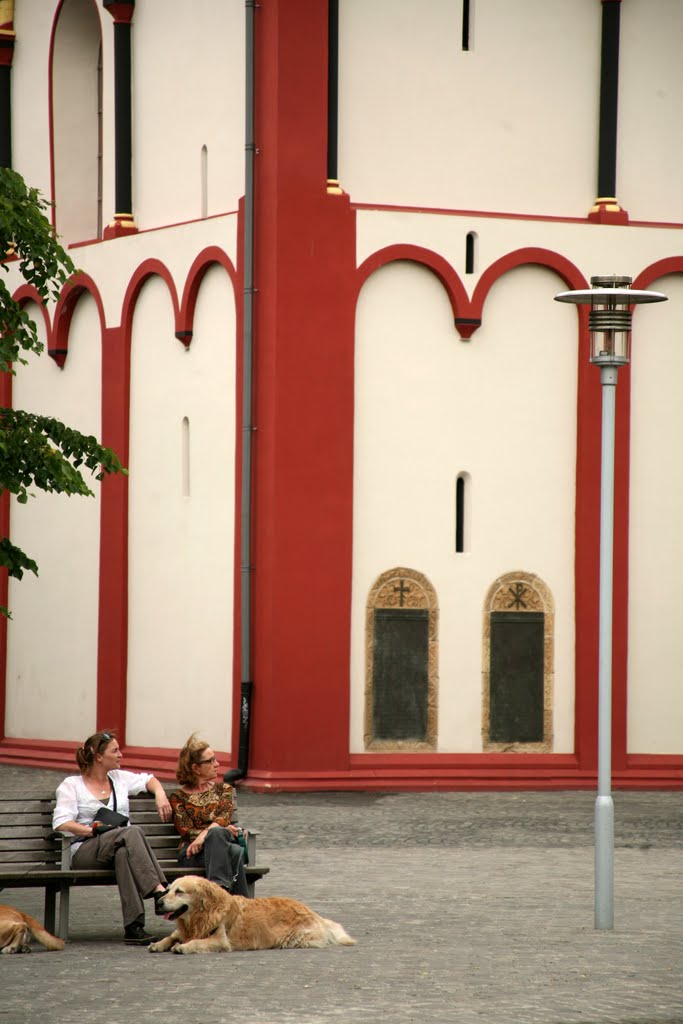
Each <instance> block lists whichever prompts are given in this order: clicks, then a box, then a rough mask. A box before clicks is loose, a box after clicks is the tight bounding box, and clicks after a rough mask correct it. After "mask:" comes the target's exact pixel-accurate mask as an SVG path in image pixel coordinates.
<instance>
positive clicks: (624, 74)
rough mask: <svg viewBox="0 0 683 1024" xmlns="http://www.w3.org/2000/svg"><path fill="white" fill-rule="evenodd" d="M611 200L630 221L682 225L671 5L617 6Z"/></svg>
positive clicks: (669, 0)
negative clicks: (614, 171)
mask: <svg viewBox="0 0 683 1024" xmlns="http://www.w3.org/2000/svg"><path fill="white" fill-rule="evenodd" d="M620 28H621V31H620V53H619V123H618V136H617V195H618V196H619V199H620V201H621V203H622V205H623V206H624V207H625V209H627V210H628V212H629V215H630V217H631V218H632V219H633V220H661V221H669V222H672V221H673V222H679V223H680V222H681V221H683V179H682V177H681V173H680V168H681V165H682V164H683V135H682V134H681V130H680V111H681V106H683V75H682V74H681V39H683V4H681V3H680V2H679V0H637V2H635V3H634V2H633V0H629V2H628V3H622V4H621V26H620Z"/></svg>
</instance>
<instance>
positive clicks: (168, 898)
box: [154, 875, 194, 921]
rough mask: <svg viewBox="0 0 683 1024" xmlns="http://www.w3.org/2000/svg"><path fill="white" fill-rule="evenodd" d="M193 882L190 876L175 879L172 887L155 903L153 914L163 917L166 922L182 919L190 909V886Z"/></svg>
mask: <svg viewBox="0 0 683 1024" xmlns="http://www.w3.org/2000/svg"><path fill="white" fill-rule="evenodd" d="M193 881H194V879H193V876H192V875H188V876H187V878H176V880H175V882H174V883H173V885H172V886H171V887H170V889H169V890H168V892H167V893H165V894H164V895H163V896H162V897H161V899H159V900H157V901H156V904H155V907H154V912H155V913H156V914H157V916H158V917H165V918H166V920H168V921H175V920H176V919H177V918H178V917H182V916H183V914H186V913H187V912H188V910H190V909H191V907H192V902H193V901H192V892H191V890H192V886H191V883H192V882H193Z"/></svg>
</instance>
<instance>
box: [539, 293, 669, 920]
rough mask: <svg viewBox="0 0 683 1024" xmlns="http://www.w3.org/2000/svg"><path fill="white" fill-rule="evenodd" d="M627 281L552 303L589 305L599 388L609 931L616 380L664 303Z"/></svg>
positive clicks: (602, 886) (601, 756)
mask: <svg viewBox="0 0 683 1024" xmlns="http://www.w3.org/2000/svg"><path fill="white" fill-rule="evenodd" d="M631 282H632V279H631V278H630V277H615V276H609V277H592V278H591V286H592V287H591V288H589V289H585V290H580V291H573V292H560V294H559V295H556V296H555V299H556V301H557V302H573V303H575V304H576V305H590V307H591V308H590V312H589V314H588V327H589V330H590V361H591V363H595V364H596V366H599V367H600V383H601V384H602V464H601V471H600V624H599V633H598V636H599V658H598V664H599V667H598V795H597V799H596V801H595V927H596V928H602V929H606V928H613V927H614V803H613V801H612V792H611V783H612V571H613V561H614V557H613V549H614V421H615V415H614V414H615V406H616V387H617V374H618V372H619V367H620V366H626V365H627V364H628V361H629V357H630V340H631V316H632V310H631V306H634V305H635V304H636V303H639V302H664V301H666V298H667V296H666V295H662V294H661V292H645V291H634V290H633V289H632V288H631V287H630V285H631Z"/></svg>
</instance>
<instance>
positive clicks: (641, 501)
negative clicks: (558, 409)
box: [617, 275, 683, 754]
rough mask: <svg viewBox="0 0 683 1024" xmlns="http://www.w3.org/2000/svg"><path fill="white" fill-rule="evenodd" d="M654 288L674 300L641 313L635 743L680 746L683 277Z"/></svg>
mask: <svg viewBox="0 0 683 1024" xmlns="http://www.w3.org/2000/svg"><path fill="white" fill-rule="evenodd" d="M652 287H653V288H654V289H655V290H656V291H662V292H664V293H665V294H666V295H668V296H669V299H668V302H665V303H662V304H661V305H658V306H648V307H645V308H642V309H638V310H637V312H636V314H635V318H634V327H635V329H634V333H633V358H632V374H631V380H632V392H631V395H632V397H631V423H632V432H631V490H630V506H631V510H630V548H629V658H628V678H629V699H628V750H629V752H630V753H633V754H639V753H648V754H652V753H655V754H683V701H682V700H681V671H682V668H681V666H683V630H681V607H683V572H682V571H681V566H683V540H682V538H681V523H682V522H683V459H681V456H680V438H681V437H682V436H683V395H682V393H681V361H682V358H683V352H682V350H681V313H682V311H683V280H681V277H680V275H675V276H667V277H663V278H661V279H660V280H658V281H655V282H653V284H652ZM618 400H619V399H618V398H617V401H618Z"/></svg>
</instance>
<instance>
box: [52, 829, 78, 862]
mask: <svg viewBox="0 0 683 1024" xmlns="http://www.w3.org/2000/svg"><path fill="white" fill-rule="evenodd" d="M49 838H50V839H54V841H55V843H56V844H57V848H58V850H59V852H60V863H59V866H60V868H61V869H62V871H68V869H69V868H70V867H71V853H70V850H71V844H72V842H73V841H74V839H75V838H76V837H75V836H72V835H71V833H70V832H60V831H59V830H56V831H54V832H50V836H49Z"/></svg>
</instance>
